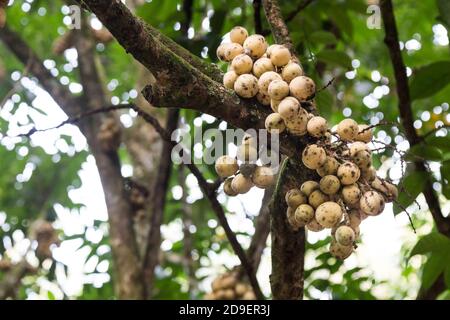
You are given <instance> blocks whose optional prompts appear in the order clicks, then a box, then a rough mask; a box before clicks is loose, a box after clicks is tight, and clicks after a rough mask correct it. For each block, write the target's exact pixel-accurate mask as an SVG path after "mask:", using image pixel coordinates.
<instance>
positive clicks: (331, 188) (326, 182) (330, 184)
mask: <svg viewBox="0 0 450 320" xmlns="http://www.w3.org/2000/svg"><path fill="white" fill-rule="evenodd" d="M319 186H320V190H321V191H322V192H323V193H325V194H328V195H333V194H336V193H337V192H338V191H339V189H340V188H341V182H340V181H339V179H338V178H337V177H336V176H333V175H327V176H325V177H323V178H322V179H320V183H319Z"/></svg>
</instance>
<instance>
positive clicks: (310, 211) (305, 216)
mask: <svg viewBox="0 0 450 320" xmlns="http://www.w3.org/2000/svg"><path fill="white" fill-rule="evenodd" d="M294 217H295V220H297V221H300V222H301V223H303V224H304V225H306V224H308V223H310V222H311V221H312V220H313V219H314V208H313V207H311V206H310V205H308V204H301V205H299V206H298V207H297V209H296V210H295V215H294Z"/></svg>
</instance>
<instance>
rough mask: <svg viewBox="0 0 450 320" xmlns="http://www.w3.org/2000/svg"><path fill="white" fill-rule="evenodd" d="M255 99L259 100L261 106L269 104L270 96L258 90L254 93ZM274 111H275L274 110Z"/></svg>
mask: <svg viewBox="0 0 450 320" xmlns="http://www.w3.org/2000/svg"><path fill="white" fill-rule="evenodd" d="M256 99H257V100H258V101H259V103H261V104H262V105H263V106H270V101H271V99H270V97H269V95H267V94H265V93H263V92H259V91H258V93H257V94H256ZM275 112H276V111H275Z"/></svg>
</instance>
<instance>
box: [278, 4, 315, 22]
mask: <svg viewBox="0 0 450 320" xmlns="http://www.w3.org/2000/svg"><path fill="white" fill-rule="evenodd" d="M313 1H314V0H302V1H301V2H300V3H299V4H298V6H297V8H295V9H294V10H292V11H291V12H290V13H288V14H287V15H286V19H285V21H286V23H288V22H291V21H292V20H293V19H294V18H295V17H296V16H297V15H298V14H299V13H300V12H302V11H303V10H304V9H306V7H307V6H309V5H310V4H311V3H312V2H313Z"/></svg>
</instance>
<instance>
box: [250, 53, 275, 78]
mask: <svg viewBox="0 0 450 320" xmlns="http://www.w3.org/2000/svg"><path fill="white" fill-rule="evenodd" d="M269 71H275V67H274V66H273V64H272V62H271V61H270V59H269V58H259V59H258V60H256V61H255V63H254V64H253V74H254V75H255V76H256V77H257V78H259V77H261V76H262V75H263V74H264V73H266V72H269Z"/></svg>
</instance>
